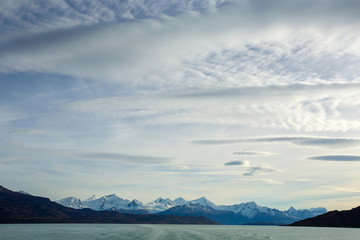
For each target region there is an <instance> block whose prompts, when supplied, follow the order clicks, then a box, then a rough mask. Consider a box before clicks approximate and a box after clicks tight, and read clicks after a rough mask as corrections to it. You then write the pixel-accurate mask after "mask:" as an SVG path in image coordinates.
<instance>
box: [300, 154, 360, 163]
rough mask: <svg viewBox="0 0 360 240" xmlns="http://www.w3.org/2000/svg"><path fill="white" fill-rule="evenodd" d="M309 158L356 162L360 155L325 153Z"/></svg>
mask: <svg viewBox="0 0 360 240" xmlns="http://www.w3.org/2000/svg"><path fill="white" fill-rule="evenodd" d="M307 159H309V160H320V161H336V162H356V161H360V156H359V155H323V156H314V157H309V158H307Z"/></svg>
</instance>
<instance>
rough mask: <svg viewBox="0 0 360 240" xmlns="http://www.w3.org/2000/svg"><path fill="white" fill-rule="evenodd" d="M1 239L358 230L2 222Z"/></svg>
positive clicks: (353, 237) (244, 239)
mask: <svg viewBox="0 0 360 240" xmlns="http://www.w3.org/2000/svg"><path fill="white" fill-rule="evenodd" d="M0 239H1V240H27V239H29V240H45V239H46V240H53V239H54V240H73V239H74V240H75V239H76V240H93V239H94V240H95V239H96V240H117V239H129V240H131V239H134V240H135V239H146V240H162V239H167V240H176V239H179V240H180V239H192V240H196V239H199V240H200V239H206V240H211V239H240V240H258V239H278V240H285V239H286V240H300V239H301V240H304V239H306V240H310V239H316V240H360V229H346V228H315V227H314V228H309V227H278V226H218V225H215V226H212V225H152V224H144V225H133V224H131V225H128V224H2V225H0Z"/></svg>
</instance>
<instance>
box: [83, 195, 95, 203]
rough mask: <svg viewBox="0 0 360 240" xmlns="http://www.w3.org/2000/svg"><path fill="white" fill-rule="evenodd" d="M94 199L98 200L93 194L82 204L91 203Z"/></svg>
mask: <svg viewBox="0 0 360 240" xmlns="http://www.w3.org/2000/svg"><path fill="white" fill-rule="evenodd" d="M96 199H98V198H97V197H96V196H95V194H93V195H92V196H91V197H89V198H88V199H86V200H84V202H85V201H92V200H96Z"/></svg>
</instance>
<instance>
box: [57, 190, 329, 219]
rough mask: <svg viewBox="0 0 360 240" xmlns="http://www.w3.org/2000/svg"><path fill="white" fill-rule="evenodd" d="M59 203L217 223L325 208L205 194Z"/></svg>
mask: <svg viewBox="0 0 360 240" xmlns="http://www.w3.org/2000/svg"><path fill="white" fill-rule="evenodd" d="M57 202H58V203H59V204H61V205H63V206H66V207H71V208H75V209H84V208H90V209H93V210H96V211H104V210H108V211H116V212H119V213H131V214H157V215H162V216H164V215H175V216H195V217H199V216H203V217H206V218H208V219H211V220H213V221H216V222H218V223H220V224H231V225H239V224H268V225H284V224H291V223H293V222H295V221H299V220H303V219H306V218H311V217H315V216H318V215H320V214H324V213H326V212H327V210H326V209H325V208H321V207H319V208H311V209H301V210H296V209H295V208H293V207H291V208H289V209H288V210H286V211H280V210H278V209H275V208H269V207H264V206H259V205H257V204H256V203H255V202H247V203H240V204H234V205H216V204H214V203H213V202H211V201H210V200H208V199H207V198H206V197H201V198H198V199H195V200H190V201H187V200H185V199H184V198H181V197H179V198H177V199H175V200H171V199H169V198H161V197H160V198H157V199H156V200H154V201H152V202H149V203H146V204H144V203H142V202H141V201H139V200H136V199H134V200H132V201H130V200H127V199H123V198H120V197H118V196H116V195H115V194H111V195H106V196H103V197H100V198H97V197H96V196H95V195H93V196H92V197H91V198H88V199H86V200H83V201H81V200H80V199H79V198H76V197H68V198H64V199H61V200H59V201H57Z"/></svg>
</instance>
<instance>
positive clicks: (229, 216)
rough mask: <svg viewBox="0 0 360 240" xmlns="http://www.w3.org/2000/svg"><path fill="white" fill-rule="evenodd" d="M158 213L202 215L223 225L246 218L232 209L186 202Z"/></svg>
mask: <svg viewBox="0 0 360 240" xmlns="http://www.w3.org/2000/svg"><path fill="white" fill-rule="evenodd" d="M158 215H176V216H194V217H195V216H196V217H199V216H203V217H206V218H208V219H211V220H213V221H216V222H218V223H220V224H224V225H240V224H243V223H244V222H246V221H247V220H248V219H247V218H246V217H243V216H237V215H236V214H235V213H234V212H232V211H225V210H216V209H214V208H212V207H210V206H204V205H200V204H199V203H187V204H184V205H179V206H175V207H172V208H170V209H168V210H166V211H164V212H161V213H158Z"/></svg>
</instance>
